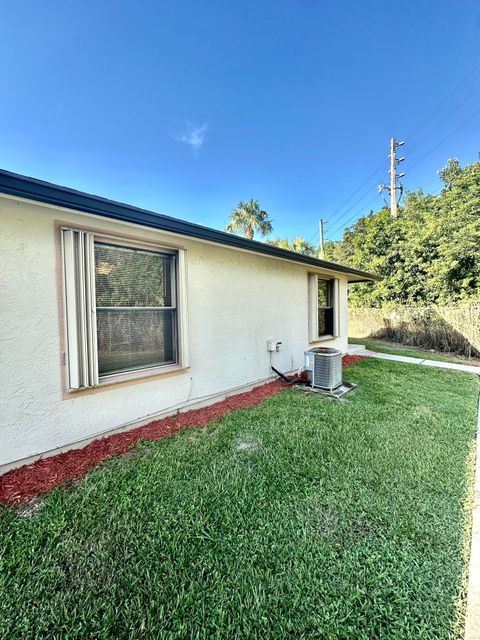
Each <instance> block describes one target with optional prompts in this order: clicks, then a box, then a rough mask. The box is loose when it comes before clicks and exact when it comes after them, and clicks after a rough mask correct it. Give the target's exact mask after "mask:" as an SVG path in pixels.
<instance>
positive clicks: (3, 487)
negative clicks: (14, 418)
mask: <svg viewBox="0 0 480 640" xmlns="http://www.w3.org/2000/svg"><path fill="white" fill-rule="evenodd" d="M364 358H365V356H344V357H343V360H342V366H344V367H348V366H350V365H352V364H355V363H356V362H359V361H360V360H363V359H364ZM283 389H285V384H284V383H282V382H280V381H278V380H275V381H274V382H268V383H267V384H264V385H262V386H259V387H255V388H254V389H252V390H251V391H247V392H246V393H239V394H237V395H234V396H230V397H229V398H226V399H225V400H222V402H217V403H215V404H211V405H209V406H208V407H203V408H201V409H192V410H190V411H185V412H183V413H178V414H176V415H175V416H169V417H167V418H162V419H161V420H154V421H153V422H149V423H148V424H146V425H144V426H143V427H137V428H136V429H132V430H131V431H125V432H123V433H115V434H113V435H111V436H108V437H105V438H101V439H99V440H94V441H93V442H91V443H90V444H88V445H87V446H86V447H83V448H82V449H71V450H70V451H66V452H65V453H59V454H58V455H55V456H51V457H49V458H42V459H40V460H37V461H36V462H34V463H33V464H29V465H24V466H23V467H19V468H18V469H12V471H8V472H7V473H6V474H4V475H3V476H0V503H3V504H7V503H10V504H19V503H21V502H25V501H27V500H30V499H31V498H34V497H35V496H37V495H38V494H40V493H45V492H46V491H50V490H51V489H53V487H55V486H57V485H59V484H62V483H64V482H66V481H67V480H72V479H74V478H78V477H80V476H83V475H85V473H86V472H87V471H88V470H89V469H92V468H93V467H95V466H96V465H98V464H99V463H100V462H103V461H104V460H108V459H109V458H112V457H113V456H117V455H120V454H122V453H125V452H126V451H128V450H129V449H131V448H132V447H133V446H135V445H136V444H137V442H139V441H140V440H152V441H153V440H158V439H160V438H163V437H165V436H169V435H172V434H173V433H176V432H177V431H180V430H181V429H191V428H192V427H201V426H204V425H206V424H208V423H209V422H211V421H212V420H217V419H218V418H221V417H222V416H224V415H225V414H227V413H229V412H230V411H233V410H234V409H247V408H249V407H253V406H255V405H257V404H260V403H261V402H263V400H266V399H267V398H270V397H271V396H274V395H276V394H277V393H280V391H282V390H283Z"/></svg>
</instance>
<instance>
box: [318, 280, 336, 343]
mask: <svg viewBox="0 0 480 640" xmlns="http://www.w3.org/2000/svg"><path fill="white" fill-rule="evenodd" d="M317 282H318V336H330V335H333V307H332V300H333V295H332V280H321V279H320V278H317Z"/></svg>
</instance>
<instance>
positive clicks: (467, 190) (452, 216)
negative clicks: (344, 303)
mask: <svg viewBox="0 0 480 640" xmlns="http://www.w3.org/2000/svg"><path fill="white" fill-rule="evenodd" d="M439 176H440V178H441V179H442V181H443V183H444V187H443V189H442V190H441V192H440V193H439V194H437V195H432V194H426V193H424V192H423V191H422V190H421V189H420V190H417V191H412V192H409V193H408V194H407V196H406V198H405V201H404V204H403V206H402V207H400V209H399V215H398V217H397V218H392V217H391V216H390V213H389V211H388V209H387V208H383V209H381V210H380V211H379V212H377V213H373V212H372V213H370V214H369V215H368V216H365V217H363V218H360V219H359V220H357V221H356V222H355V224H353V225H352V226H351V227H350V228H348V229H347V230H346V231H345V233H344V235H343V238H342V240H341V241H339V242H335V243H328V244H327V247H326V257H327V258H328V259H331V260H333V261H335V262H341V263H344V264H347V265H350V266H352V267H357V268H359V269H363V270H365V271H372V272H374V273H378V274H379V275H381V276H383V278H384V279H383V281H382V282H378V283H367V284H361V285H355V286H354V287H352V288H351V292H350V301H351V304H352V305H373V306H376V305H382V304H386V303H387V304H388V303H392V304H406V305H413V306H415V305H419V306H421V305H431V304H444V305H448V304H458V303H460V302H462V301H467V300H472V299H475V300H479V299H480V162H475V163H473V164H471V165H469V166H467V167H461V166H460V164H459V162H458V160H449V161H448V163H447V165H446V167H445V168H444V169H442V170H441V171H439Z"/></svg>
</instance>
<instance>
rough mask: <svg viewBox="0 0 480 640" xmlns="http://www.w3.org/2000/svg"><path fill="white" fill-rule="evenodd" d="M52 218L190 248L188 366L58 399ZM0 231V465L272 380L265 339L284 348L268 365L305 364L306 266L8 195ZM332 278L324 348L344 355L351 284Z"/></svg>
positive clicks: (2, 201) (1, 204)
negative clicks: (336, 331) (333, 327)
mask: <svg viewBox="0 0 480 640" xmlns="http://www.w3.org/2000/svg"><path fill="white" fill-rule="evenodd" d="M59 221H61V222H65V223H68V224H72V225H80V226H83V227H90V228H92V229H94V230H104V231H106V232H108V233H122V234H124V235H125V236H129V235H133V236H135V237H136V238H142V239H144V240H147V241H150V242H152V241H153V242H158V243H162V242H165V243H168V244H170V245H172V244H178V245H179V246H182V247H184V248H185V249H186V250H187V252H188V253H187V255H188V289H187V295H188V316H189V334H190V337H189V356H190V367H189V369H188V370H186V371H184V372H181V373H178V374H176V375H171V376H165V377H161V376H157V377H154V378H150V379H146V380H142V381H136V382H129V383H124V384H117V385H112V386H109V387H105V388H103V389H101V390H95V391H94V392H93V393H92V392H87V393H77V394H75V393H72V394H66V393H65V390H64V388H63V386H64V385H63V383H62V364H61V363H62V357H61V356H62V351H61V339H60V334H61V328H60V323H59V294H58V288H57V271H58V264H57V262H58V249H57V246H56V245H57V243H58V235H59V231H58V228H56V226H55V225H56V223H57V224H58V222H59ZM0 224H1V229H0V255H1V263H0V278H1V304H0V338H1V342H0V344H1V350H0V378H1V385H0V406H1V408H2V410H1V425H0V465H7V464H9V463H12V462H14V461H18V460H22V459H25V458H28V457H30V456H35V455H37V454H41V453H44V452H47V451H51V450H54V449H57V448H62V447H68V446H70V445H71V444H73V443H75V442H78V441H80V440H84V439H86V438H91V437H95V436H96V435H98V434H102V433H103V432H105V431H107V430H109V429H114V428H116V427H119V426H121V425H125V424H127V423H130V422H134V421H139V420H146V419H148V417H149V416H154V415H156V414H159V413H160V412H162V411H165V410H168V409H172V408H175V407H180V406H185V405H188V404H190V403H193V402H194V401H195V400H196V399H201V398H203V397H205V396H210V395H213V394H221V393H228V392H231V391H232V390H235V389H236V388H237V387H240V386H242V385H248V384H255V383H258V382H259V381H261V380H264V379H266V378H268V377H269V376H270V365H269V358H270V354H269V352H268V351H267V349H266V342H267V339H269V338H273V339H277V340H281V341H282V342H283V344H282V347H281V351H280V352H279V353H274V354H273V357H272V363H273V365H274V366H276V367H278V368H279V369H281V370H283V371H291V370H293V369H296V368H298V367H300V366H301V365H302V363H303V352H304V350H305V349H306V348H308V347H309V343H308V273H309V272H312V269H310V268H309V267H307V266H303V265H297V264H294V263H291V262H287V261H284V260H279V259H275V258H269V257H263V256H260V255H258V254H253V253H248V252H244V251H239V250H235V249H230V248H226V247H225V248H224V247H221V246H219V245H214V244H209V243H205V242H200V241H196V240H190V239H187V238H182V237H179V236H174V235H169V234H164V233H162V232H158V231H155V230H152V229H146V228H143V227H140V226H135V225H129V224H127V223H122V222H115V221H110V220H106V219H103V218H100V217H95V216H90V215H87V214H83V213H75V212H71V211H68V210H65V209H63V210H62V209H59V208H54V207H49V206H43V205H39V204H36V203H32V202H27V201H21V200H17V199H11V198H8V197H4V196H2V197H0ZM329 275H330V276H332V273H330V274H329ZM338 277H340V334H341V337H340V338H338V339H336V340H330V341H328V342H324V343H323V344H324V345H325V346H330V345H332V346H333V345H335V346H338V347H339V348H341V349H342V350H346V347H347V313H346V291H347V284H346V279H345V278H344V277H342V276H338ZM3 469H4V470H5V467H4V468H3Z"/></svg>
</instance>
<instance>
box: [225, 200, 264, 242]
mask: <svg viewBox="0 0 480 640" xmlns="http://www.w3.org/2000/svg"><path fill="white" fill-rule="evenodd" d="M225 231H228V232H229V233H241V234H242V235H244V236H246V237H247V238H248V239H249V240H252V239H253V236H254V235H255V231H258V232H259V233H260V235H262V236H265V235H267V234H268V233H271V232H272V231H273V226H272V221H271V220H270V218H269V217H268V213H267V212H266V211H263V209H261V208H260V204H259V202H258V200H248V201H247V202H243V201H242V202H239V203H238V204H237V206H236V208H235V209H233V211H232V212H231V213H230V220H229V222H228V224H227V226H226V227H225Z"/></svg>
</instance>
